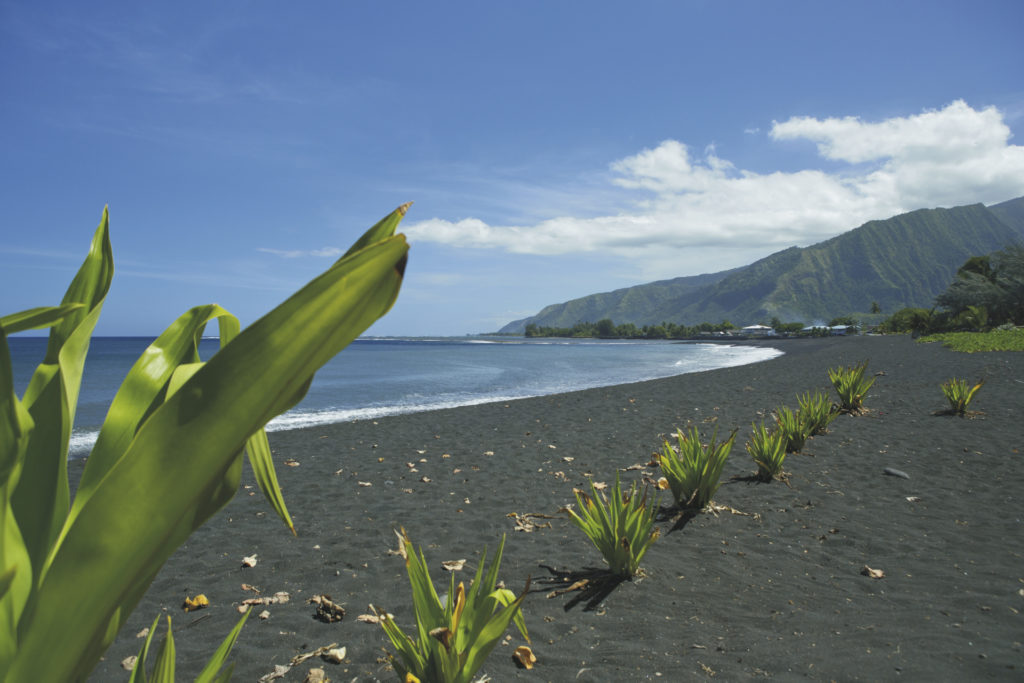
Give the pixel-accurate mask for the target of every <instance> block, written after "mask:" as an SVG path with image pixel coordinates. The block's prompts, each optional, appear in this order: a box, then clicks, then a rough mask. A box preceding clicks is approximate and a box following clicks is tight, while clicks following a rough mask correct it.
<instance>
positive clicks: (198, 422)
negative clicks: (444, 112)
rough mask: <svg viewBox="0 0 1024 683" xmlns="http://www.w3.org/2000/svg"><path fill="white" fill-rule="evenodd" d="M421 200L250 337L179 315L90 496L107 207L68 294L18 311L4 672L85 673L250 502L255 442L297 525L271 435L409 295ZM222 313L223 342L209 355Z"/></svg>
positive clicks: (106, 269)
mask: <svg viewBox="0 0 1024 683" xmlns="http://www.w3.org/2000/svg"><path fill="white" fill-rule="evenodd" d="M407 206H408V205H406V206H402V207H399V208H398V209H397V210H395V211H394V212H392V213H391V214H389V215H388V216H387V217H385V218H384V219H383V220H381V221H380V222H379V223H377V224H376V225H375V226H373V227H372V228H370V230H368V231H367V232H366V233H365V234H364V235H363V236H362V237H361V238H360V239H359V240H358V241H357V242H356V244H355V245H353V246H352V248H351V249H350V250H349V251H348V252H347V253H346V254H345V255H344V256H343V257H342V258H341V259H339V260H338V261H337V262H336V263H335V264H334V265H333V266H331V267H330V268H329V269H328V270H327V271H326V272H324V273H323V274H321V275H320V276H319V277H317V278H315V279H314V280H312V281H311V282H310V283H309V284H307V285H306V286H305V287H303V288H302V289H301V290H299V291H298V292H297V293H295V294H294V295H292V296H291V297H290V298H289V299H288V300H287V301H285V302H284V303H282V304H281V305H280V306H278V307H277V308H275V309H274V310H273V311H271V312H270V313H268V314H267V315H265V316H264V317H263V318H261V319H260V320H258V321H256V322H255V323H253V324H252V325H251V326H250V327H248V328H247V329H245V330H244V331H241V332H239V324H238V321H237V319H235V318H234V317H233V316H231V315H230V314H228V313H227V311H224V310H223V309H221V308H220V307H218V306H215V305H210V306H201V307H198V308H194V309H192V310H190V311H188V312H187V313H185V314H184V315H182V316H181V317H180V318H179V319H178V320H177V321H175V322H174V324H172V325H171V327H169V328H168V329H167V330H166V331H165V332H164V333H163V334H161V335H160V337H159V338H158V339H157V340H156V341H155V342H154V343H153V344H152V345H151V346H150V347H149V348H148V349H147V350H146V352H145V353H143V355H142V356H141V357H140V358H139V360H138V361H137V362H136V364H135V365H134V366H133V368H132V370H131V371H130V372H129V374H128V376H127V377H126V379H125V381H124V384H122V386H121V388H120V389H119V390H118V393H117V395H116V396H115V398H114V400H113V402H112V404H111V407H110V410H109V412H108V414H107V417H106V420H105V422H104V424H103V426H102V428H101V430H100V434H99V436H98V437H97V440H96V444H95V445H94V447H93V449H92V452H91V454H90V456H89V459H88V461H87V464H86V466H85V469H84V471H83V473H82V477H81V480H80V483H79V486H78V489H77V491H76V493H75V496H74V500H73V501H72V500H71V496H70V488H69V484H68V475H67V452H68V441H69V437H70V433H71V426H72V422H73V419H74V414H75V406H76V403H77V397H78V390H79V386H80V384H81V380H82V370H83V366H84V363H85V357H86V352H87V350H88V347H89V340H90V336H91V334H92V331H93V329H94V327H95V325H96V321H97V320H98V318H99V314H100V310H101V308H102V305H103V301H104V299H105V297H106V294H107V291H108V289H109V286H110V282H111V279H112V275H113V256H112V252H111V247H110V240H109V224H108V214H107V211H106V209H104V211H103V218H102V220H101V222H100V225H99V227H98V228H97V230H96V233H95V236H94V238H93V241H92V246H91V248H90V251H89V255H88V256H87V257H86V259H85V262H84V263H83V265H82V267H81V268H80V269H79V271H78V273H77V275H76V276H75V278H74V279H73V280H72V282H71V285H70V286H69V287H68V290H67V293H66V294H65V296H64V301H63V302H62V304H61V305H59V306H53V307H47V308H37V309H32V310H29V311H23V312H20V313H15V314H13V315H8V316H4V317H3V318H0V533H2V539H3V542H2V544H0V681H7V682H10V683H14V682H15V681H28V680H38V681H69V680H81V679H84V678H85V677H86V675H87V674H88V672H89V671H90V670H91V669H92V668H93V666H94V665H95V663H96V662H97V661H98V660H99V658H100V656H101V655H102V654H103V652H104V651H105V650H106V648H107V646H108V645H109V644H110V643H111V642H112V640H113V639H114V636H115V635H116V634H117V632H118V630H119V629H120V627H121V625H122V624H123V623H124V621H125V619H126V618H127V617H128V615H129V613H130V612H131V611H132V609H134V607H135V605H136V604H138V601H139V600H140V599H141V597H142V595H143V594H144V592H145V590H146V588H147V587H148V586H149V585H150V583H151V582H152V581H153V579H154V577H155V576H156V574H157V572H158V571H159V569H160V567H161V566H162V565H163V563H164V562H165V561H166V560H167V558H168V557H169V556H170V555H171V553H173V552H174V550H175V549H176V548H177V547H178V546H180V545H181V544H182V543H183V542H184V541H185V539H187V538H188V537H189V535H190V534H191V533H192V532H193V531H194V530H195V529H197V528H198V527H199V526H200V525H201V524H203V523H204V522H205V521H206V520H207V519H209V518H210V517H211V516H212V515H213V514H214V513H215V512H217V510H219V509H220V508H221V507H223V506H224V505H225V504H226V503H227V502H228V500H230V499H231V498H232V496H234V494H235V491H236V490H237V489H238V486H239V479H240V477H241V471H242V454H243V452H247V453H248V455H249V460H250V462H251V463H252V467H253V470H254V472H255V475H256V478H257V480H258V481H259V483H260V487H261V488H262V489H263V492H264V495H265V496H266V497H267V499H268V500H269V501H270V502H271V505H272V506H273V507H274V509H275V510H276V511H277V513H278V515H279V516H280V517H281V518H282V519H283V520H284V521H285V522H286V523H287V524H288V526H289V527H290V526H291V521H290V519H289V517H288V513H287V510H286V508H285V506H284V502H283V500H282V498H281V492H280V489H279V487H278V485H277V481H276V478H275V476H274V470H273V464H272V461H271V457H270V450H269V446H268V444H267V441H266V435H265V434H264V433H263V431H262V428H263V426H264V425H265V424H266V423H267V422H268V421H269V420H270V419H271V418H272V417H274V416H275V415H278V414H280V413H282V412H284V411H286V410H288V409H289V408H291V407H292V406H294V405H295V404H296V403H298V401H299V400H301V398H302V397H303V395H304V394H305V392H306V390H307V389H308V387H309V384H310V382H311V381H312V377H313V373H314V372H315V371H316V370H317V369H319V368H320V366H322V365H323V364H324V363H326V362H327V361H328V360H329V359H330V358H331V357H333V356H334V355H335V354H336V353H337V352H338V351H340V350H341V349H342V348H344V347H345V346H347V345H348V343H349V342H351V341H352V340H353V339H355V337H356V336H357V335H359V334H360V333H361V332H362V331H363V330H365V329H366V328H367V327H369V325H370V324H372V323H373V322H374V321H375V320H376V319H377V318H379V317H380V316H382V315H383V314H384V313H386V312H387V311H388V309H389V308H390V307H391V305H392V304H393V303H394V301H395V298H396V297H397V295H398V290H399V287H400V285H401V282H402V276H403V272H404V268H405V262H406V255H407V251H408V245H407V244H406V242H405V238H404V236H403V235H394V231H395V228H396V227H397V225H398V223H399V221H400V220H401V218H402V216H404V215H405V211H406V208H407ZM211 320H217V321H218V324H219V329H220V339H221V348H220V350H219V351H218V352H217V353H216V354H214V355H213V357H212V358H210V360H209V361H208V362H206V363H202V362H201V361H200V358H199V355H198V351H197V348H198V342H199V340H200V338H201V337H202V333H203V330H204V329H205V326H206V323H207V322H209V321H211ZM41 328H50V338H49V346H48V348H47V352H46V356H45V358H44V360H43V362H42V364H40V366H39V367H38V369H37V370H36V372H35V374H34V375H33V376H32V378H31V380H30V382H29V384H28V387H27V389H26V390H25V392H24V395H23V396H22V397H21V398H20V399H19V398H18V396H17V395H16V394H15V392H14V384H13V378H12V374H11V358H10V350H9V348H8V345H7V335H8V334H12V333H16V332H21V331H24V330H30V329H41ZM142 520H144V521H142ZM55 645H56V646H59V655H55V654H54V647H55ZM157 680H165V679H163V678H159V677H158V678H157Z"/></svg>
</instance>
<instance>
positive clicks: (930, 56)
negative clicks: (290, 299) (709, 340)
mask: <svg viewBox="0 0 1024 683" xmlns="http://www.w3.org/2000/svg"><path fill="white" fill-rule="evenodd" d="M1021 26H1024V3H1020V2H1017V0H1006V1H1003V2H996V1H986V0H981V1H978V2H971V3H966V2H946V1H941V0H930V1H928V2H918V1H916V0H901V1H900V2H892V0H885V1H884V2H874V1H863V0H862V1H859V2H855V3H853V2H844V3H834V2H820V1H813V2H785V1H782V0H778V1H768V0H761V1H730V0H721V1H714V2H712V1H710V0H709V1H691V2H688V1H685V0H683V1H678V2H647V1H643V0H640V1H637V2H629V3H626V2H601V1H595V0H591V1H589V2H572V1H568V0H562V1H552V0H544V1H538V2H533V1H524V2H446V3H424V2H387V3H384V2H375V3H370V2H362V3H359V2H303V3H280V2H216V3H196V2H179V3H157V2H146V3H140V2H89V3H81V2H66V3H53V2H47V1H45V0H44V1H41V2H40V1H33V2H7V1H4V0H0V87H2V92H3V97H2V100H0V149H2V154H0V197H2V200H3V207H4V219H3V228H2V231H0V311H2V312H4V313H9V312H14V311H17V310H22V309H25V308H29V307H33V306H40V305H47V304H55V303H57V302H59V300H60V298H61V296H62V295H63V291H64V288H65V287H66V286H67V283H68V282H69V281H70V278H71V277H72V276H73V274H74V272H75V270H76V269H77V267H78V264H79V263H80V262H81V259H82V258H83V256H84V254H85V251H86V249H87V246H88V243H89V239H90V238H91V235H92V232H93V230H94V229H95V226H96V224H97V223H98V221H99V218H100V214H101V211H102V209H103V206H104V205H107V204H109V206H110V216H111V233H112V241H113V246H114V258H115V266H116V275H115V278H114V284H113V287H112V290H111V293H110V295H109V296H108V298H107V302H106V305H105V308H104V313H103V317H102V318H101V321H100V324H99V326H98V327H97V333H98V334H106V335H132V334H139V335H156V334H158V333H159V332H160V331H162V330H163V328H164V327H166V325H168V324H169V323H170V322H171V321H172V320H173V319H174V318H175V317H177V316H178V315H179V314H180V313H182V312H184V311H185V310H186V309H187V308H189V307H191V306H194V305H198V304H202V303H209V302H216V303H219V304H221V305H223V306H224V307H226V308H227V309H228V310H230V311H232V312H233V313H235V314H236V315H237V316H238V317H239V318H240V319H241V320H242V323H243V325H244V324H248V323H251V322H252V321H253V320H255V319H256V318H257V317H259V316H260V315H261V314H263V313H264V312H266V311H268V310H269V309H271V308H272V307H273V306H274V305H276V304H277V303H278V302H280V301H281V300H283V299H284V298H285V297H286V296H287V295H288V294H290V293H291V292H292V291H294V290H295V289H297V288H298V287H300V286H301V285H302V284H304V283H305V282H306V281H307V280H308V279H310V278H311V277H313V276H315V275H316V274H317V273H319V272H320V271H322V270H323V269H325V268H326V267H327V266H328V265H329V264H330V263H331V262H332V260H333V258H336V257H337V255H338V254H340V253H341V252H343V251H344V250H345V249H346V248H347V247H348V245H349V244H351V242H352V241H354V240H355V239H356V238H357V237H358V235H359V234H361V233H362V231H363V230H364V229H365V228H366V227H368V226H369V225H371V224H372V223H374V222H375V221H376V220H377V219H378V218H380V217H381V216H383V215H385V214H386V213H388V212H389V211H390V210H391V209H393V208H394V207H395V206H397V205H399V204H402V203H404V202H406V201H413V202H415V203H414V205H413V207H412V208H411V210H410V212H409V214H408V216H407V217H406V219H405V221H404V222H403V224H402V225H403V230H404V232H406V234H407V235H408V237H409V240H410V243H411V245H412V249H411V253H410V260H409V265H408V270H407V277H406V281H405V284H404V286H403V290H402V293H401V295H400V297H399V301H398V303H397V304H396V305H395V307H394V309H393V310H392V311H391V312H390V313H389V314H388V315H387V316H386V317H385V318H383V319H382V320H380V321H379V322H378V323H377V324H376V325H375V326H374V327H373V328H371V330H370V333H372V334H381V335H439V334H465V333H474V332H485V331H491V330H495V329H497V328H499V327H500V326H501V325H503V324H504V323H506V322H509V321H511V320H514V319H517V318H522V317H525V316H527V315H531V314H533V313H536V312H537V311H539V310H540V309H541V308H542V307H543V306H545V305H547V304H551V303H557V302H561V301H565V300H568V299H572V298H575V297H579V296H583V295H586V294H592V293H596V292H600V291H608V290H611V289H616V288H619V287H626V286H631V285H634V284H639V283H643V282H649V281H652V280H657V279H665V278H670V277H676V276H680V275H693V274H698V273H702V272H714V271H718V270H722V269H725V268H731V267H735V266H739V265H744V264H746V263H750V262H751V261H753V260H755V259H757V258H760V257H763V256H766V255H768V254H770V253H772V252H775V251H778V250H780V249H784V248H786V247H789V246H792V245H800V246H805V245H807V244H812V243H815V242H818V241H821V240H823V239H826V238H828V237H831V236H834V235H836V234H838V233H840V232H843V231H845V230H849V229H851V228H854V227H856V226H858V225H860V224H862V223H863V222H865V221H867V220H870V219H874V218H887V217H888V216H891V215H894V214H896V213H900V212H902V211H908V210H913V209H917V208H923V207H934V206H955V205H959V204H966V203H973V202H984V203H986V204H991V203H995V202H999V201H1003V200H1006V199H1011V198H1013V197H1017V196H1021V195H1024V147H1022V146H1021V145H1022V144H1024V143H1021V135H1022V133H1024V48H1022V47H1021V45H1022V42H1021V39H1020V27H1021ZM738 322H745V321H738Z"/></svg>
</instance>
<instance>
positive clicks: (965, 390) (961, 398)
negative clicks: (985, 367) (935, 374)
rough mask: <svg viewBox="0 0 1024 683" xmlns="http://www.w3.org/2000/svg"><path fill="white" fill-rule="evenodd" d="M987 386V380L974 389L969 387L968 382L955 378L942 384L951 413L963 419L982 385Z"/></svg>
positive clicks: (976, 385)
mask: <svg viewBox="0 0 1024 683" xmlns="http://www.w3.org/2000/svg"><path fill="white" fill-rule="evenodd" d="M983 384H985V380H981V381H980V382H978V383H977V384H975V385H974V386H973V387H969V386H967V380H965V379H959V378H956V377H953V378H952V379H948V380H946V381H945V382H943V383H942V393H943V395H944V396H945V397H946V400H947V401H949V411H950V412H951V413H953V414H954V415H959V416H960V417H963V416H964V415H966V414H967V406H968V405H970V403H971V399H973V398H974V395H975V394H976V393H978V389H981V387H982V385H983Z"/></svg>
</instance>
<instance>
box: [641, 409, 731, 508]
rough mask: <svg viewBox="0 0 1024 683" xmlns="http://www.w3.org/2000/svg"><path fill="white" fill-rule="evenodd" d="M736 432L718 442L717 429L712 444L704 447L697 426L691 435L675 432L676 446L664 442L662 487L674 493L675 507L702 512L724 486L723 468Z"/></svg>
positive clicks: (681, 431) (660, 462)
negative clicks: (720, 487)
mask: <svg viewBox="0 0 1024 683" xmlns="http://www.w3.org/2000/svg"><path fill="white" fill-rule="evenodd" d="M735 439H736V430H735V429H734V430H733V431H732V434H730V435H729V438H728V439H726V440H725V441H722V442H718V428H717V427H716V428H715V431H714V433H713V434H712V435H711V441H709V442H708V443H707V444H702V443H701V441H700V434H699V433H698V432H697V428H696V427H691V428H690V430H689V432H686V433H684V432H683V430H681V429H678V430H676V441H677V446H676V447H675V448H673V446H672V444H670V443H669V442H668V441H665V442H664V446H663V447H662V451H661V455H660V456H658V463H659V464H660V465H661V471H662V473H663V474H664V477H663V480H664V483H663V484H662V485H663V486H666V487H668V488H669V489H671V491H672V496H673V497H674V498H675V501H676V504H677V505H679V506H680V507H682V508H685V509H690V510H703V509H704V508H706V507H707V506H708V505H709V504H710V503H711V499H712V497H713V496H714V495H715V493H716V492H717V491H718V487H719V486H720V485H721V483H720V481H719V480H720V479H721V476H722V468H723V467H724V466H725V460H726V458H728V457H729V451H731V450H732V445H733V441H735Z"/></svg>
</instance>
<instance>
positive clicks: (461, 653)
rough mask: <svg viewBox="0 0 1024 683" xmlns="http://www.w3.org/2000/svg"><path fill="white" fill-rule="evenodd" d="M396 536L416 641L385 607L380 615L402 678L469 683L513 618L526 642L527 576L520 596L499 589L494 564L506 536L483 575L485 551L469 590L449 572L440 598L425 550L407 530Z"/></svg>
mask: <svg viewBox="0 0 1024 683" xmlns="http://www.w3.org/2000/svg"><path fill="white" fill-rule="evenodd" d="M400 536H401V540H400V543H401V548H402V554H403V556H404V557H405V569H406V571H407V572H408V574H409V583H410V584H411V586H412V602H413V610H414V611H415V614H416V639H415V640H414V639H412V638H410V637H409V636H407V635H406V634H405V633H404V632H403V631H402V629H401V628H399V626H398V624H396V623H395V620H394V617H392V616H391V615H390V614H388V613H387V612H386V611H381V612H380V613H379V614H378V616H379V618H380V625H381V626H382V627H383V628H384V632H385V633H387V636H388V638H389V639H390V640H391V644H392V645H394V647H395V649H396V650H398V657H392V664H394V667H395V670H396V671H398V673H399V675H400V676H402V680H403V681H414V680H415V681H423V682H424V683H426V682H427V681H430V682H431V683H469V681H471V680H473V679H474V676H476V672H477V671H478V670H479V669H480V667H481V666H482V665H483V663H484V660H485V659H487V656H488V655H489V654H490V653H491V650H493V649H494V646H495V645H497V644H498V641H500V640H501V637H502V635H503V634H504V633H505V629H507V628H508V625H509V623H511V622H512V621H515V624H516V626H517V627H518V628H519V632H520V633H522V634H523V637H524V638H526V640H527V642H529V640H530V637H529V635H528V634H527V633H526V623H525V622H524V621H523V613H522V611H521V610H520V607H521V606H522V603H523V599H524V598H525V597H526V593H527V591H528V590H529V588H530V581H529V579H527V581H526V588H525V589H524V590H523V592H522V593H520V594H519V597H516V595H515V594H514V593H512V591H510V590H508V589H506V588H498V587H497V583H498V567H499V565H500V564H501V553H502V550H504V548H505V537H504V536H502V538H501V544H500V545H498V549H497V551H495V553H494V557H493V558H492V559H491V566H490V568H489V569H488V570H487V574H486V575H485V574H484V565H485V564H486V562H487V550H486V549H484V554H483V559H482V560H481V562H480V566H479V567H477V570H476V575H475V576H474V577H473V582H472V583H471V584H470V586H469V589H468V590H467V589H466V587H465V585H464V584H463V583H462V582H461V581H460V582H459V585H458V586H456V585H455V574H454V573H453V574H452V576H451V578H450V579H449V582H448V594H447V597H446V598H445V600H444V601H442V600H441V598H439V597H438V595H437V591H436V590H434V584H433V582H432V581H431V580H430V572H429V571H428V570H427V560H426V558H425V557H424V555H423V550H422V549H420V552H419V555H417V554H416V550H415V549H414V548H413V547H412V541H410V540H409V537H408V535H406V533H405V529H402V532H401V535H400Z"/></svg>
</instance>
